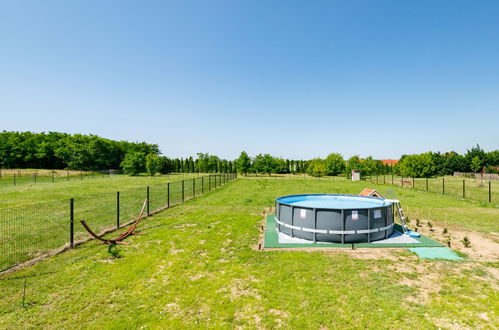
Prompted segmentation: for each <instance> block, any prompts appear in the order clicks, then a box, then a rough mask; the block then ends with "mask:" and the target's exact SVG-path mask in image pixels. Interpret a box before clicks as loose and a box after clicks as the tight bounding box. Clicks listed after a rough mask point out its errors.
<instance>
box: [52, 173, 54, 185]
mask: <svg viewBox="0 0 499 330" xmlns="http://www.w3.org/2000/svg"><path fill="white" fill-rule="evenodd" d="M52 183H54V172H53V171H52Z"/></svg>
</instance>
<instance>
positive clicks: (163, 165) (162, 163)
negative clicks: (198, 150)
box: [158, 156, 175, 174]
mask: <svg viewBox="0 0 499 330" xmlns="http://www.w3.org/2000/svg"><path fill="white" fill-rule="evenodd" d="M174 167H175V161H174V160H172V159H169V158H168V157H164V156H163V157H159V168H158V172H159V173H161V174H168V173H171V172H173V171H175V169H174Z"/></svg>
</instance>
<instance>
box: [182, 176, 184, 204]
mask: <svg viewBox="0 0 499 330" xmlns="http://www.w3.org/2000/svg"><path fill="white" fill-rule="evenodd" d="M183 202H184V180H182V203H183Z"/></svg>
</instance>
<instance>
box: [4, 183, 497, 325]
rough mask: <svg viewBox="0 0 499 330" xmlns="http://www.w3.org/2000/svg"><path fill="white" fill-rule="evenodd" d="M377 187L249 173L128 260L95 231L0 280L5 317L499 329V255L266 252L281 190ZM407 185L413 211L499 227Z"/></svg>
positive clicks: (484, 214)
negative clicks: (267, 229) (262, 246)
mask: <svg viewBox="0 0 499 330" xmlns="http://www.w3.org/2000/svg"><path fill="white" fill-rule="evenodd" d="M366 184H367V183H365V182H360V183H351V182H341V181H335V182H332V181H317V180H283V179H278V180H275V179H254V178H252V179H244V178H243V179H239V180H237V181H235V182H232V183H229V184H227V185H225V186H223V187H222V188H220V189H219V190H217V191H213V192H210V193H208V194H205V195H203V196H201V197H198V198H196V199H193V200H190V201H188V202H186V203H185V204H182V205H179V206H177V207H175V208H172V209H169V210H166V211H164V212H162V213H160V214H158V215H156V216H154V217H152V218H149V219H147V220H146V221H144V223H143V224H142V225H141V229H142V230H143V231H144V232H145V234H146V235H141V236H134V237H132V238H131V239H128V240H127V242H129V243H131V244H130V245H127V246H121V247H120V250H121V252H120V253H121V255H122V258H119V259H113V258H112V257H110V255H109V253H108V252H107V247H106V246H103V245H100V244H97V243H96V242H89V243H86V244H84V245H82V246H80V247H78V248H76V249H73V250H71V251H68V252H66V253H63V254H60V255H57V256H55V257H52V258H50V259H48V260H45V261H42V262H40V263H38V264H36V265H34V266H31V267H27V268H25V269H22V270H20V271H18V272H16V273H12V274H9V275H6V276H2V277H0V328H12V327H15V328H41V327H43V328H70V327H72V328H73V327H74V328H83V327H89V328H123V327H127V328H146V327H147V328H169V327H184V328H193V327H214V328H219V327H238V326H241V327H264V328H272V327H291V328H319V327H324V328H337V327H348V328H424V329H428V328H439V327H442V328H466V327H467V328H480V327H482V328H497V327H499V317H498V309H499V300H498V299H497V287H498V285H497V284H498V282H497V279H496V277H495V276H497V273H498V268H499V264H498V262H497V260H495V261H481V260H479V259H474V258H467V259H466V260H465V261H461V262H451V261H430V260H422V259H418V258H417V257H416V256H415V255H413V254H412V253H410V252H408V251H407V250H390V249H388V250H387V249H381V250H382V252H376V251H380V250H374V251H373V249H369V251H368V252H366V250H367V249H366V250H362V249H358V250H355V251H351V250H344V249H343V250H341V251H338V250H334V251H315V252H307V251H289V250H288V251H275V250H267V251H258V250H256V249H255V246H256V245H257V244H258V242H259V240H260V236H261V232H260V230H259V228H260V226H261V224H262V223H263V211H265V210H266V211H269V208H270V207H272V206H273V200H274V198H275V197H278V196H281V195H286V194H294V193H314V192H316V193H318V192H329V193H358V192H359V191H360V190H361V189H362V188H364V187H365V186H366ZM389 187H390V188H393V186H389ZM387 188H388V186H387ZM395 191H396V196H397V197H398V198H400V199H401V200H402V203H403V206H404V207H406V208H408V209H409V216H410V217H417V216H421V217H423V216H426V212H429V214H430V216H431V219H432V221H435V222H436V223H439V222H444V221H446V222H448V223H449V224H452V225H456V226H460V227H462V228H465V229H466V230H473V231H482V232H487V235H489V234H490V235H492V234H491V232H494V231H497V219H499V210H498V209H497V208H495V207H494V206H491V205H488V206H487V205H482V204H479V203H478V202H471V201H466V200H460V199H457V198H452V197H449V196H441V195H438V194H426V193H423V192H417V191H411V190H406V189H404V188H395ZM382 192H383V191H382ZM25 278H26V279H27V290H26V302H25V307H24V308H23V307H22V291H23V284H24V279H25Z"/></svg>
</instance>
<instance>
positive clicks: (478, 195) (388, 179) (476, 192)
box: [367, 174, 499, 203]
mask: <svg viewBox="0 0 499 330" xmlns="http://www.w3.org/2000/svg"><path fill="white" fill-rule="evenodd" d="M367 180H368V181H370V182H371V183H375V184H385V183H386V184H393V185H398V186H401V187H404V188H409V189H415V190H419V191H425V192H434V193H439V194H443V195H449V196H454V197H460V198H466V199H472V200H476V201H480V202H488V203H493V202H497V196H498V195H499V184H497V182H492V180H481V179H476V178H460V177H440V178H408V177H401V176H392V175H390V174H387V175H379V176H377V175H373V176H370V177H367Z"/></svg>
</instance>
